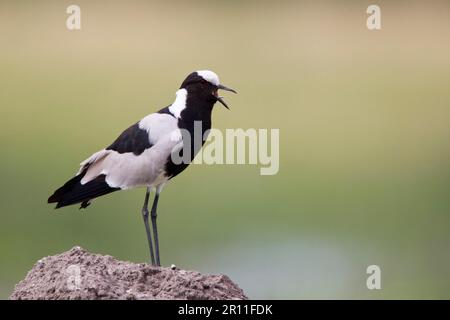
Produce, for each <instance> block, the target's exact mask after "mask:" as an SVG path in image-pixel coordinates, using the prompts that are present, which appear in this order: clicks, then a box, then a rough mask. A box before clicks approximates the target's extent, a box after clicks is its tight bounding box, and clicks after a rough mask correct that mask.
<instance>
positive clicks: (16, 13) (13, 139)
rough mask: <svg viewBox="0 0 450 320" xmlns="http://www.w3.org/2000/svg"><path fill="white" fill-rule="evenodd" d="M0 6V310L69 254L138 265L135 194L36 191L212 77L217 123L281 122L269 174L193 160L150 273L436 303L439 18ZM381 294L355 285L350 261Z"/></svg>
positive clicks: (442, 184)
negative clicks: (375, 20)
mask: <svg viewBox="0 0 450 320" xmlns="http://www.w3.org/2000/svg"><path fill="white" fill-rule="evenodd" d="M72 3H73V1H39V2H36V1H21V2H16V1H2V2H1V4H0V43H1V50H0V108H1V117H0V147H1V157H0V177H1V179H0V298H7V297H8V296H9V294H10V293H11V291H12V289H13V287H14V284H15V283H17V282H18V281H19V280H20V279H22V278H23V277H24V276H25V275H26V272H27V271H28V270H29V269H30V268H31V267H32V265H33V264H34V263H35V262H36V261H37V260H38V259H40V258H41V257H43V256H46V255H52V254H56V253H59V252H62V251H64V250H68V249H70V248H71V247H72V246H74V245H80V246H82V247H84V248H86V249H88V250H90V251H93V252H97V253H102V254H110V255H113V256H115V257H117V258H119V259H124V260H130V261H135V262H142V261H147V259H148V257H147V245H146V238H145V231H144V226H143V223H142V219H141V216H140V208H141V206H142V201H143V197H144V190H143V189H139V190H133V191H127V192H120V193H115V194H112V195H109V196H105V197H104V198H102V199H99V200H97V201H95V202H94V203H93V205H92V206H91V207H89V209H88V210H85V211H79V210H78V208H77V207H69V208H65V209H62V210H58V211H54V210H53V208H52V206H50V205H48V204H46V199H47V197H48V196H49V195H50V194H51V193H52V192H53V191H54V189H55V188H56V187H59V186H60V185H61V184H62V183H63V182H64V181H65V180H66V179H67V178H69V177H71V175H72V174H73V173H75V172H76V171H77V168H78V163H79V162H80V161H81V160H83V159H85V158H86V157H88V156H89V155H90V154H91V153H93V152H95V151H97V150H99V149H101V148H103V147H104V146H106V145H107V144H109V143H111V142H112V141H113V139H114V138H115V137H116V136H117V135H118V134H119V133H120V132H121V130H122V129H124V128H126V127H127V126H128V125H130V124H131V123H134V122H135V121H137V120H138V119H140V118H141V117H143V116H144V115H146V114H148V113H151V112H153V111H155V110H157V109H159V108H160V107H163V106H166V105H168V104H169V103H171V102H172V101H173V99H174V97H175V95H174V93H175V91H176V89H177V88H178V87H179V85H180V83H181V81H182V80H183V79H184V77H185V76H186V75H187V74H188V73H190V72H191V71H193V70H197V69H205V68H208V69H212V70H214V71H216V72H217V73H218V74H219V75H220V77H221V80H222V82H223V83H224V84H226V85H228V86H231V87H233V88H236V89H237V90H238V91H239V94H238V95H236V96H235V95H227V98H226V100H227V101H228V103H229V105H230V106H231V111H227V110H226V109H224V108H221V107H218V108H216V109H215V111H214V117H213V124H214V126H215V127H216V128H219V129H225V128H244V129H246V128H279V129H280V171H279V173H278V174H277V175H275V176H260V175H259V168H258V167H256V166H250V165H245V166H242V165H240V166H237V165H222V166H220V165H216V166H206V165H203V166H202V165H195V166H191V167H190V168H188V169H187V170H186V171H185V172H184V173H183V174H182V175H180V176H179V177H177V178H176V179H175V180H174V181H172V182H171V183H170V184H168V185H167V186H166V188H165V190H164V192H163V194H162V196H161V199H160V213H159V230H160V242H161V251H162V262H163V264H165V265H170V264H172V263H174V264H176V265H177V266H179V267H181V268H187V269H195V270H199V271H202V272H207V273H224V274H227V275H229V276H230V277H231V278H232V279H233V280H235V281H236V282H237V283H239V285H240V286H241V287H242V288H243V289H244V290H245V292H246V293H247V294H248V295H249V296H250V297H251V298H288V299H294V298H338V299H340V298H364V299H380V298H400V299H405V298H426V299H429V298H447V299H448V298H450V252H449V244H450V232H449V231H450V215H449V209H450V197H449V187H450V166H449V161H450V148H449V138H450V42H449V39H450V19H449V16H450V6H449V5H448V3H447V2H445V1H433V2H427V1H398V2H397V1H396V2H393V1H378V2H377V3H378V4H379V5H380V6H381V9H382V30H381V31H375V32H374V31H372V32H371V31H369V30H367V28H366V25H365V20H366V17H367V14H366V13H365V11H366V8H367V6H368V5H369V4H371V2H369V1H346V2H343V1H339V2H337V1H336V2H331V1H314V2H313V1H305V2H299V1H295V2H294V1H292V2H277V3H274V2H268V1H267V2H266V1H217V2H213V1H193V2H192V1H191V2H187V1H176V2H166V1H165V2H163V1H161V2H147V1H131V2H126V3H125V2H115V1H112V2H111V1H95V2H94V1H85V0H80V1H77V2H76V3H77V4H78V5H80V6H81V10H82V12H81V14H82V30H81V31H68V30H67V29H66V28H65V20H66V17H67V14H66V13H65V9H66V7H67V6H68V5H70V4H72ZM371 264H377V265H379V266H380V267H381V270H382V290H378V291H377V290H375V291H369V290H367V288H366V277H367V275H366V273H365V271H366V268H367V266H368V265H371Z"/></svg>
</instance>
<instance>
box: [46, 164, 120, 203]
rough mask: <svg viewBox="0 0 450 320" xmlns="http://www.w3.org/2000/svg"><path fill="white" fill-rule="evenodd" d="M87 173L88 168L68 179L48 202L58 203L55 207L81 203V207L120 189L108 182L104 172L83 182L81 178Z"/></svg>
mask: <svg viewBox="0 0 450 320" xmlns="http://www.w3.org/2000/svg"><path fill="white" fill-rule="evenodd" d="M85 173H86V170H85V171H84V172H81V173H80V174H78V175H76V176H75V177H73V178H72V179H70V180H69V181H67V182H66V183H65V184H64V185H63V186H62V187H61V188H59V189H58V190H56V191H55V192H54V193H53V194H52V195H51V196H50V197H49V198H48V203H56V207H55V209H58V208H61V207H65V206H70V205H72V204H77V203H81V207H80V209H81V208H86V207H87V206H88V205H89V204H90V202H89V201H90V200H92V199H94V198H97V197H100V196H103V195H105V194H108V193H111V192H114V191H117V190H119V189H120V188H111V187H110V186H109V185H108V184H107V183H106V181H105V175H103V174H102V175H99V176H98V177H96V178H95V179H93V180H91V181H89V182H87V183H85V184H81V179H82V178H83V176H84V175H85Z"/></svg>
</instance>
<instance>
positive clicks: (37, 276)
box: [10, 247, 247, 300]
mask: <svg viewBox="0 0 450 320" xmlns="http://www.w3.org/2000/svg"><path fill="white" fill-rule="evenodd" d="M10 299H14V300H18V299H19V300H20V299H247V297H246V296H245V295H244V292H243V291H242V289H240V288H239V287H238V286H237V285H236V284H234V283H233V282H232V281H231V280H230V279H229V278H228V277H227V276H225V275H203V274H200V273H199V272H196V271H186V270H180V269H176V268H160V267H152V266H150V265H148V264H145V263H139V264H136V263H131V262H126V261H119V260H116V259H114V258H113V257H111V256H103V255H99V254H92V253H90V252H87V251H86V250H84V249H82V248H80V247H74V248H72V249H71V250H69V251H66V252H64V253H62V254H59V255H55V256H49V257H46V258H43V259H41V260H39V261H38V262H37V263H36V264H35V265H34V267H33V268H32V269H31V270H30V271H29V272H28V274H27V276H26V277H25V279H24V280H22V281H21V282H20V283H18V284H17V285H16V288H15V290H14V292H13V293H12V295H11V297H10Z"/></svg>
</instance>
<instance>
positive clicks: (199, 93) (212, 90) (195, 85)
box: [180, 72, 236, 109]
mask: <svg viewBox="0 0 450 320" xmlns="http://www.w3.org/2000/svg"><path fill="white" fill-rule="evenodd" d="M180 89H186V90H187V92H188V97H189V96H190V97H192V96H195V97H196V100H201V101H203V102H206V103H207V104H208V105H209V104H211V107H212V106H213V105H214V103H216V102H217V101H219V102H220V103H221V104H222V105H223V106H224V107H226V108H227V109H228V106H227V104H226V103H225V101H223V99H222V97H219V89H222V90H226V91H231V92H233V93H236V91H234V90H233V89H230V88H227V87H226V86H224V85H221V84H219V85H217V86H216V85H214V84H212V83H211V82H209V81H207V80H205V79H204V78H203V77H201V76H200V75H199V74H198V73H197V72H192V73H191V74H190V75H188V76H187V78H186V79H185V80H184V81H183V83H182V84H181V87H180Z"/></svg>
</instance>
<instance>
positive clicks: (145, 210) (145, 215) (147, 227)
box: [142, 188, 155, 265]
mask: <svg viewBox="0 0 450 320" xmlns="http://www.w3.org/2000/svg"><path fill="white" fill-rule="evenodd" d="M149 197H150V188H147V192H146V193H145V201H144V206H143V207H142V217H143V218H144V224H145V231H146V232H147V240H148V246H149V248H150V259H151V260H152V265H155V254H154V253H153V244H152V235H151V233H150V225H149V224H148V198H149Z"/></svg>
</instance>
